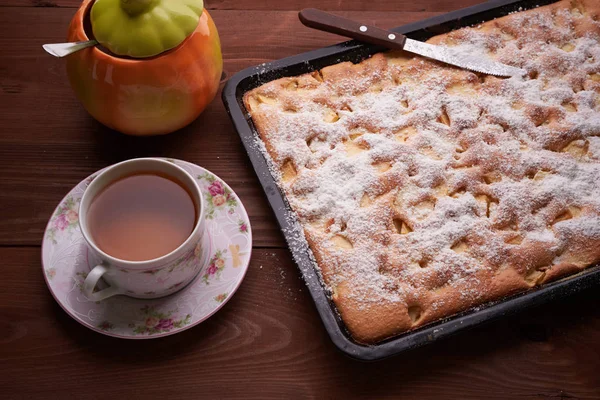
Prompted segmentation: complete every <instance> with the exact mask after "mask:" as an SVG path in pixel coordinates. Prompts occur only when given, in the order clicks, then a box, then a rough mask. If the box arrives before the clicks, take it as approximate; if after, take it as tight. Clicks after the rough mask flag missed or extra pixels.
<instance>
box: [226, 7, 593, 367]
mask: <svg viewBox="0 0 600 400" xmlns="http://www.w3.org/2000/svg"><path fill="white" fill-rule="evenodd" d="M556 1H558V0H550V1H548V0H541V1H537V2H536V1H531V0H491V1H488V2H485V3H481V4H477V5H475V6H472V7H467V8H463V9H460V10H456V11H452V12H449V13H445V14H441V15H438V16H434V17H431V18H427V19H424V20H421V21H417V22H413V23H410V24H406V25H402V26H400V27H396V28H393V29H392V30H393V31H395V32H400V33H405V34H408V36H410V33H411V32H416V31H420V30H426V29H428V28H431V27H435V26H439V25H442V24H447V23H450V22H453V21H454V22H456V21H459V20H460V19H462V18H464V17H469V16H474V15H475V14H479V13H485V12H491V11H494V10H495V9H500V7H510V6H514V7H516V6H518V5H519V4H524V3H533V4H532V5H533V6H537V5H541V4H542V3H543V4H551V3H553V2H556ZM530 8H533V7H530ZM499 15H500V14H499ZM499 15H498V16H499ZM464 26H466V25H464ZM365 48H367V49H370V50H368V53H367V54H373V53H375V52H377V51H381V49H380V48H377V47H375V46H369V45H365V44H362V43H359V42H356V41H353V40H351V41H346V42H343V43H339V44H334V45H332V46H328V47H323V48H320V49H316V50H312V51H309V52H305V53H300V54H296V55H293V56H289V57H285V58H282V59H279V60H274V61H271V62H268V63H264V64H260V65H257V66H253V67H249V68H246V69H244V70H242V71H240V72H238V73H236V74H235V75H233V76H232V77H230V78H229V80H228V81H227V83H226V84H225V87H224V88H223V91H222V94H221V97H222V100H223V103H224V105H225V108H226V110H227V113H228V115H229V117H230V119H231V121H232V123H233V125H234V127H235V129H236V131H237V132H238V135H239V136H240V139H241V140H242V143H243V145H244V148H245V149H246V153H247V154H248V157H249V158H250V161H251V164H252V167H253V169H254V171H255V173H256V175H257V177H258V179H259V181H260V183H261V186H262V188H263V190H264V192H265V194H266V196H267V200H268V201H269V205H270V206H271V208H272V210H273V212H274V214H275V217H276V219H277V222H278V224H279V226H280V228H281V231H282V233H283V235H284V237H285V239H286V241H287V242H288V247H289V249H290V252H291V253H292V256H293V258H294V261H295V263H296V265H297V267H298V268H299V269H300V271H301V273H302V277H303V279H304V280H305V283H306V286H307V288H308V289H309V292H310V294H311V297H312V299H313V302H314V303H315V306H316V308H317V312H318V313H319V316H320V317H321V320H322V322H323V324H324V326H325V329H326V330H327V332H328V334H329V336H330V338H331V340H332V341H333V343H334V344H335V346H336V347H337V348H338V349H339V350H341V351H342V352H343V353H345V354H346V355H348V356H350V357H351V358H354V359H358V360H361V361H375V360H380V359H383V358H387V357H391V356H394V355H397V354H399V353H401V352H403V351H407V350H410V349H414V348H417V347H421V346H423V345H426V344H429V343H432V342H434V341H437V340H440V339H442V338H444V337H447V336H450V335H452V334H454V333H457V332H459V331H463V330H467V329H469V328H473V327H475V326H477V325H480V324H483V323H487V322H491V321H493V320H496V319H498V318H501V317H503V316H506V315H509V314H513V313H516V312H520V311H522V310H524V309H525V308H529V307H534V306H537V305H540V304H542V303H546V302H549V301H552V300H554V299H556V298H560V297H564V296H566V295H569V294H572V293H575V292H579V291H581V290H584V289H587V288H590V287H592V286H594V285H597V284H599V283H600V265H594V266H590V267H588V268H586V269H585V270H583V271H581V272H579V273H577V274H574V275H569V276H566V277H563V278H561V279H559V280H556V281H553V282H550V283H547V284H544V285H543V286H540V287H537V288H532V289H530V290H527V291H525V292H520V293H516V294H513V295H510V296H506V297H504V298H502V299H499V300H496V301H493V302H487V303H484V304H482V305H479V306H477V307H474V308H470V309H467V310H464V311H462V312H460V313H457V314H453V315H451V316H448V317H447V318H445V319H441V320H437V321H434V322H431V323H429V324H427V325H425V326H423V327H420V328H418V329H415V330H412V331H408V332H404V333H402V334H400V335H396V336H393V337H391V338H389V339H386V340H384V341H382V342H379V343H376V344H373V345H365V344H360V343H357V342H355V341H354V340H353V339H352V338H351V337H350V335H349V333H348V332H347V331H345V329H344V328H342V326H341V325H342V324H343V321H341V318H340V317H339V314H337V309H336V308H335V305H334V304H332V302H331V300H330V299H329V298H328V296H327V289H326V287H324V286H323V284H322V280H321V277H320V276H318V275H319V272H318V268H317V267H316V266H315V265H314V261H313V260H312V258H311V253H310V251H308V250H307V248H308V247H306V248H302V249H298V248H295V247H294V246H291V245H290V241H291V242H293V241H295V240H297V238H295V237H290V235H291V234H290V232H293V230H294V229H296V227H295V225H294V222H293V221H291V220H290V219H289V214H290V213H291V209H290V207H289V205H288V204H287V200H286V199H285V195H284V194H283V193H281V191H280V190H279V187H278V185H277V183H276V181H275V178H274V177H273V176H272V175H271V172H270V170H269V167H268V162H267V160H266V158H265V156H264V155H263V154H262V152H261V151H260V150H259V149H258V148H257V147H256V144H255V140H256V135H257V132H256V129H254V127H253V125H252V121H251V120H249V118H248V117H247V113H246V111H245V108H243V105H242V103H241V98H242V96H243V93H245V92H247V91H249V90H252V89H253V88H254V87H257V86H259V85H260V84H262V83H266V82H269V81H271V80H274V79H278V78H281V77H283V76H296V75H298V74H299V73H297V72H296V73H290V74H289V75H288V74H285V73H283V74H281V71H282V70H284V69H285V68H288V67H293V66H295V65H298V64H304V65H305V66H308V67H310V66H311V63H314V62H315V61H317V60H319V59H323V58H326V57H331V56H335V55H341V54H346V53H349V52H352V51H358V50H360V49H365ZM337 62H339V60H338V61H337ZM332 64H333V63H332ZM332 64H328V65H332ZM320 68H322V67H320ZM309 69H310V68H309ZM315 69H316V68H315ZM269 73H279V74H278V75H277V76H273V77H272V78H268V79H266V80H265V81H260V82H258V81H257V82H256V83H257V85H256V86H253V87H248V88H246V89H242V90H241V91H242V92H243V93H240V94H239V95H238V93H239V92H240V87H241V86H242V85H243V84H244V83H245V82H246V81H247V80H258V79H259V78H260V77H261V76H263V75H265V74H269ZM311 272H312V273H311Z"/></svg>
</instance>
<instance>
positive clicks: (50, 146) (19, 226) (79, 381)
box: [0, 0, 600, 399]
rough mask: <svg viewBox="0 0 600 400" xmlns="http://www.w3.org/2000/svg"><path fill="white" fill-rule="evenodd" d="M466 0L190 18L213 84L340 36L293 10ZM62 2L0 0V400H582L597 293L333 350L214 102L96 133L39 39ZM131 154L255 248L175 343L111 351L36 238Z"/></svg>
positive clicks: (591, 369)
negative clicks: (377, 357)
mask: <svg viewBox="0 0 600 400" xmlns="http://www.w3.org/2000/svg"><path fill="white" fill-rule="evenodd" d="M478 1H479V0H454V1H452V0H421V1H413V0H381V1H369V2H364V1H362V0H320V1H313V0H309V1H301V0H279V1H276V0H268V1H267V0H263V1H257V0H214V1H209V3H208V9H209V10H210V12H211V14H212V16H213V18H214V20H215V22H216V24H217V26H218V28H219V31H220V35H221V42H222V46H223V56H224V59H225V67H224V68H225V73H226V74H227V76H231V75H232V74H234V73H235V72H237V71H239V70H241V69H242V68H245V67H248V66H251V65H255V64H259V63H262V62H265V61H270V60H273V59H277V58H281V57H285V56H289V55H293V54H296V53H299V52H304V51H308V50H311V49H315V48H318V47H322V46H325V45H328V44H332V43H335V42H338V41H341V38H339V37H336V36H334V35H329V34H325V33H319V32H315V31H312V30H308V29H305V28H303V27H302V26H301V25H300V23H299V22H298V20H297V16H296V13H297V11H298V10H299V9H300V8H303V7H311V6H312V7H320V8H323V9H326V10H333V11H336V12H339V13H340V14H342V15H345V16H348V17H353V18H355V19H360V20H362V21H365V22H367V23H377V24H378V25H381V26H383V27H392V26H398V25H402V24H405V23H408V22H412V21H417V20H420V19H423V18H427V17H430V16H433V15H436V14H439V13H443V12H447V11H451V10H454V9H457V8H461V7H465V6H469V5H472V4H475V3H476V2H478ZM78 3H79V2H78V1H77V0H48V1H45V0H44V1H42V0H0V50H1V51H0V88H1V90H0V106H1V107H0V122H1V128H0V129H1V134H0V222H1V224H0V271H1V272H2V273H1V275H0V390H1V394H0V397H1V398H27V399H29V398H99V399H100V398H102V399H106V398H115V397H119V398H120V397H124V398H159V397H162V398H179V397H193V398H231V397H242V398H261V399H267V398H332V399H333V398H344V397H364V398H377V399H380V398H399V397H404V398H449V399H460V398H497V399H507V398H513V399H514V398H522V399H534V398H543V399H554V398H560V399H572V398H578V399H579V398H582V399H583V398H590V399H591V398H596V399H597V398H600V372H599V369H600V312H599V311H598V309H599V307H598V306H599V304H600V293H598V291H597V290H596V291H587V292H583V293H580V294H578V295H575V296H573V297H571V298H568V299H565V300H563V301H560V302H554V303H550V304H547V305H545V306H543V307H540V308H536V309H531V310H528V311H525V312H523V313H521V314H519V315H517V316H514V317H511V318H507V319H503V320H501V321H498V322H495V323H492V324H489V325H486V326H482V327H479V328H477V329H474V330H472V331H470V332H467V333H462V334H460V335H457V336H454V337H452V338H449V339H447V340H443V341H441V342H438V343H436V344H433V345H430V346H428V347H426V348H422V349H419V350H414V351H411V352H408V353H405V354H402V355H400V356H398V357H395V358H392V359H388V360H385V361H382V362H377V363H361V362H357V361H354V360H351V359H349V358H347V357H346V356H344V355H343V354H341V353H340V352H338V351H337V350H336V349H335V347H334V346H333V344H332V343H331V341H330V340H329V338H328V336H327V333H326V332H325V330H324V328H323V326H322V325H321V321H320V319H319V317H318V315H317V312H316V309H315V307H314V306H313V304H312V300H311V298H310V297H309V295H308V292H307V290H306V289H305V287H304V283H303V281H302V280H301V279H300V277H299V273H298V271H297V269H296V267H295V265H294V263H293V262H292V259H291V257H290V253H289V251H288V250H287V248H286V245H285V242H284V240H283V238H282V236H281V234H280V232H279V230H278V227H277V226H276V223H275V219H274V217H273V214H272V212H271V210H270V209H269V207H268V205H267V203H266V201H265V197H264V195H263V192H262V189H261V188H260V186H259V184H258V181H257V179H256V177H255V175H254V172H253V170H252V168H251V166H250V164H249V162H248V159H247V156H246V155H245V153H244V150H243V148H242V145H241V143H240V140H239V138H238V136H237V134H236V132H235V131H234V130H233V127H232V125H231V124H230V122H229V120H228V118H227V115H226V113H225V110H224V107H223V105H222V103H221V100H220V99H219V98H218V97H217V98H216V99H215V100H214V101H213V103H212V104H211V105H210V106H209V108H208V109H207V110H206V111H205V112H204V114H203V115H202V116H200V118H199V119H198V120H197V121H195V122H194V123H193V124H192V125H191V126H189V127H187V128H185V129H183V130H182V131H180V132H177V133H175V134H172V135H168V136H165V137H154V138H134V137H127V136H124V135H121V134H119V133H116V132H113V131H110V130H109V129H107V128H105V127H103V126H101V125H100V124H99V123H97V122H96V121H94V120H93V119H92V118H91V117H90V116H88V114H87V113H86V112H85V111H84V110H83V108H82V107H81V105H80V104H79V103H78V102H77V100H76V99H75V97H74V95H73V93H72V91H71V89H70V87H69V86H68V83H67V79H66V76H65V71H64V62H63V61H62V60H59V59H55V58H52V57H50V56H48V55H47V54H45V53H44V52H43V50H42V48H41V44H42V43H47V42H60V41H64V39H65V34H66V29H67V26H68V23H69V20H70V18H71V16H72V15H73V13H74V12H75V8H76V7H77V6H78ZM365 10H368V11H365ZM139 156H168V157H173V158H179V159H184V160H188V161H191V162H194V163H197V164H200V165H202V166H204V167H206V168H208V169H210V170H212V171H213V172H215V173H216V174H218V175H220V176H221V177H222V178H224V179H225V180H226V181H227V182H228V183H229V184H230V185H231V186H232V187H233V188H234V189H235V191H236V192H237V193H238V194H239V196H240V197H241V199H242V200H243V202H244V204H245V205H246V208H247V209H248V212H249V214H250V218H251V222H252V227H253V230H254V238H255V242H254V253H253V258H252V262H251V265H250V269H249V271H248V274H247V276H246V279H245V281H244V283H243V285H242V286H241V288H240V289H239V291H238V292H237V293H236V295H235V296H234V298H233V299H232V300H231V301H230V302H229V303H228V304H227V305H226V306H225V307H224V308H223V309H222V310H221V311H219V312H218V313H217V314H216V315H214V316H213V317H212V318H210V319H209V320H208V321H206V322H204V323H202V324H201V325H199V326H196V327H194V328H192V329H189V330H187V331H185V332H183V333H181V334H178V335H174V336H171V337H167V338H163V339H157V340H151V341H125V340H119V339H113V338H109V337H105V336H102V335H99V334H97V333H94V332H92V331H90V330H88V329H86V328H84V327H82V326H80V325H79V324H78V323H77V322H75V321H73V320H72V319H71V318H69V317H68V316H67V314H66V313H65V312H64V311H63V310H62V309H61V308H60V307H59V306H58V305H57V304H56V302H55V301H54V300H53V299H52V296H51V295H50V293H49V291H48V289H47V288H46V284H45V283H44V279H43V277H42V271H41V265H40V242H41V238H42V234H43V230H44V227H45V224H46V222H47V219H48V218H49V217H50V214H51V213H52V210H53V209H54V207H55V206H56V204H57V203H58V201H59V200H60V199H61V198H62V197H63V196H64V195H65V194H66V193H67V192H68V191H69V190H70V189H71V187H73V186H74V185H75V184H76V183H77V182H79V181H80V180H82V179H83V178H85V177H86V176H87V175H89V174H91V173H92V172H94V171H96V170H98V169H100V168H102V167H105V166H107V165H110V164H112V163H115V162H117V161H121V160H125V159H128V158H133V157H139ZM260 266H262V268H260Z"/></svg>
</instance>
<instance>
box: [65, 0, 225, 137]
mask: <svg viewBox="0 0 600 400" xmlns="http://www.w3.org/2000/svg"><path fill="white" fill-rule="evenodd" d="M92 3H93V0H84V2H83V4H82V5H81V7H80V8H79V10H78V11H77V13H76V14H75V16H74V17H73V19H72V20H71V25H70V26H69V36H68V40H69V42H78V41H82V40H89V39H90V38H88V35H87V31H86V29H85V28H84V26H86V24H87V25H88V26H89V23H88V22H86V19H87V18H88V16H89V11H90V9H91V6H92ZM90 32H91V30H90ZM66 62H67V74H68V76H69V81H70V82H71V86H72V87H73V89H74V90H75V94H76V95H77V97H78V98H79V100H80V101H81V103H83V106H84V107H85V109H86V110H87V111H88V112H89V113H90V114H91V115H92V116H93V117H94V118H96V119H97V120H98V121H100V122H101V123H103V124H104V125H106V126H108V127H110V128H113V129H116V130H118V131H120V132H123V133H126V134H129V135H140V136H142V135H161V134H165V133H170V132H173V131H175V130H177V129H180V128H182V127H184V126H186V125H188V124H189V123H190V122H192V121H193V120H194V119H196V118H197V117H198V115H200V113H201V112H202V111H203V110H204V108H206V106H207V105H208V104H209V103H210V102H211V100H212V99H213V98H214V97H215V95H216V93H217V90H218V88H219V81H220V79H221V72H222V70H223V59H222V56H221V44H220V42H219V35H218V33H217V28H216V27H215V24H214V22H213V20H212V18H211V17H210V15H209V13H208V11H207V10H206V9H205V10H204V11H203V13H202V15H201V17H200V22H199V23H198V26H197V28H196V30H195V31H194V32H193V33H192V34H191V35H190V36H188V37H187V39H185V40H184V41H183V42H182V43H181V44H180V45H179V46H177V47H175V48H174V49H171V50H169V51H167V52H164V53H161V54H159V55H158V56H155V57H151V58H144V59H132V58H123V57H118V56H113V55H110V54H108V53H107V52H104V51H102V50H101V49H99V48H98V47H90V48H87V49H84V50H80V51H78V52H76V53H74V54H71V55H69V56H67V58H66Z"/></svg>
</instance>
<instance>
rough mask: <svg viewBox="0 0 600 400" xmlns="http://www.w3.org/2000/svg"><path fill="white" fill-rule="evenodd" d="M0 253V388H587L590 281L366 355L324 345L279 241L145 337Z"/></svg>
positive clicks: (476, 391)
mask: <svg viewBox="0 0 600 400" xmlns="http://www.w3.org/2000/svg"><path fill="white" fill-rule="evenodd" d="M0 259H1V260H2V272H3V276H2V279H1V280H0V326H1V327H2V329H1V330H0V332H1V336H0V385H1V386H2V390H3V398H5V399H11V398H15V399H21V398H48V397H52V398H98V399H99V398H107V397H115V396H118V397H119V398H158V397H167V398H180V397H198V396H200V397H202V398H232V397H242V398H246V399H252V398H261V399H271V398H273V399H281V398H377V399H385V398H419V399H457V398H460V399H481V398H486V399H507V398H510V399H531V398H577V399H593V398H598V397H599V396H600V376H599V375H598V367H600V315H599V314H598V311H597V304H598V302H599V301H600V292H598V291H597V290H596V291H588V292H584V293H581V294H579V295H576V296H573V297H570V298H567V299H565V300H564V301H561V302H554V303H551V304H548V305H546V306H543V307H540V308H536V309H532V310H529V311H526V312H523V313H521V314H519V315H517V316H515V317H512V318H509V319H503V320H501V321H498V322H495V323H492V324H489V325H486V326H482V327H479V328H476V329H473V330H471V331H469V332H465V333H462V334H459V335H456V336H454V337H452V338H449V339H447V340H444V341H442V342H439V343H435V344H433V345H429V346H427V347H425V348H421V349H418V350H414V351H411V352H408V353H404V354H403V355H401V356H398V357H395V358H392V359H388V360H384V361H382V362H378V363H369V364H367V363H361V362H357V361H354V360H351V359H349V358H347V357H346V356H344V355H342V354H341V353H339V352H338V351H337V350H336V349H335V348H334V346H333V344H332V343H331V341H330V340H329V338H328V336H327V334H326V332H325V330H324V328H323V327H322V325H321V322H320V320H319V318H318V315H317V312H316V310H315V308H314V305H313V304H312V301H311V299H310V296H309V294H308V292H307V290H306V288H305V286H304V283H303V281H302V280H301V279H300V278H299V276H298V273H297V271H296V268H295V266H294V265H293V263H292V260H291V258H290V255H289V253H288V252H287V251H285V250H256V251H255V252H254V254H253V258H252V262H251V266H250V269H249V271H248V274H247V276H246V279H245V281H244V283H243V284H242V286H241V287H240V289H239V291H238V292H237V293H236V294H235V296H234V297H233V298H232V300H231V301H230V302H229V303H228V304H227V305H226V306H225V307H224V308H223V309H222V310H221V311H219V312H218V313H217V314H215V315H214V316H213V317H211V318H210V319H209V320H207V321H206V322H204V323H202V324H200V325H199V326H196V327H194V328H192V329H190V330H188V331H185V332H182V333H181V334H178V335H174V336H171V337H167V338H163V339H158V340H150V341H125V340H119V339H113V338H108V337H104V336H101V335H99V334H97V333H94V332H92V331H90V330H88V329H86V328H84V327H82V326H80V325H79V324H78V323H77V322H75V321H73V320H71V319H70V318H69V317H68V316H67V315H66V313H64V312H63V311H62V310H61V309H60V307H59V306H58V305H57V304H56V303H55V302H54V300H53V299H52V297H51V296H50V294H49V292H48V290H47V288H46V285H45V283H44V280H43V277H42V271H41V267H40V261H39V249H38V248H0Z"/></svg>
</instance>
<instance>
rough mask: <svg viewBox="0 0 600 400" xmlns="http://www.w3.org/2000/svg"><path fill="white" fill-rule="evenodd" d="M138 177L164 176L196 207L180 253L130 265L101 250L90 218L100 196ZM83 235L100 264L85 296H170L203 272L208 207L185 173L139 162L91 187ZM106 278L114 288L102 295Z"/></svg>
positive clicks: (158, 162) (107, 173)
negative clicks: (124, 180)
mask: <svg viewBox="0 0 600 400" xmlns="http://www.w3.org/2000/svg"><path fill="white" fill-rule="evenodd" d="M137 173H150V174H160V175H161V176H167V177H171V178H173V179H175V180H176V181H177V182H178V183H179V184H180V185H182V186H183V187H184V188H185V189H186V191H187V192H188V194H190V196H191V197H192V200H193V201H194V203H195V206H196V207H197V212H196V221H195V222H194V225H193V229H192V233H191V234H190V235H189V237H188V238H187V239H186V240H185V241H184V242H183V243H182V244H181V245H180V246H179V247H177V248H176V249H175V250H173V251H171V252H170V253H168V254H165V255H163V256H161V257H158V258H154V259H151V260H147V261H128V260H123V259H119V258H116V257H114V256H112V255H110V254H107V253H106V252H105V251H103V250H102V249H100V247H99V246H98V244H97V243H96V242H95V241H94V238H93V236H92V234H91V230H90V226H89V221H88V213H89V209H90V205H91V204H92V202H93V200H94V199H95V198H96V196H97V195H98V194H99V193H100V192H102V190H103V189H105V188H107V187H108V186H109V185H111V184H113V183H114V182H116V181H118V180H120V179H122V178H124V177H127V176H131V175H135V174H137ZM79 216H80V218H79V224H80V227H81V232H82V234H83V237H84V239H85V241H86V242H87V244H88V246H89V248H90V250H91V251H92V252H93V253H94V254H95V255H96V256H97V259H99V260H101V263H100V264H98V265H96V266H95V267H94V268H92V270H91V271H90V272H89V273H88V275H87V277H86V278H85V281H84V283H83V293H84V294H85V295H86V296H87V298H88V299H90V300H92V301H100V300H104V299H106V298H108V297H111V296H115V295H118V294H124V295H127V296H131V297H136V298H145V299H148V298H157V297H162V296H167V295H169V294H172V293H175V292H176V291H178V290H180V289H182V288H183V287H185V286H186V285H187V284H188V283H190V282H191V281H192V280H193V279H194V278H195V277H196V275H197V274H198V273H199V272H200V271H201V270H202V268H203V267H204V264H205V262H206V259H205V257H204V254H205V251H203V250H204V249H203V243H204V242H203V240H204V235H205V205H204V200H203V196H202V192H201V190H200V187H199V186H198V183H197V182H196V180H195V179H194V178H193V177H192V176H191V175H190V174H189V173H188V172H186V171H185V170H184V169H183V168H181V167H179V166H177V165H175V164H174V163H172V162H169V161H166V160H163V159H159V158H138V159H132V160H128V161H123V162H121V163H118V164H115V165H113V166H111V167H108V168H107V169H105V170H104V171H102V172H101V173H100V174H98V175H97V176H96V177H95V178H94V179H93V180H92V182H91V183H90V184H89V185H88V187H87V188H86V190H85V192H84V194H83V197H82V199H81V204H80V206H79ZM101 278H102V279H103V280H104V281H105V282H106V283H107V284H108V285H109V286H108V287H107V288H105V289H102V290H98V289H97V288H96V284H97V283H98V281H99V280H100V279H101Z"/></svg>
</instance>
